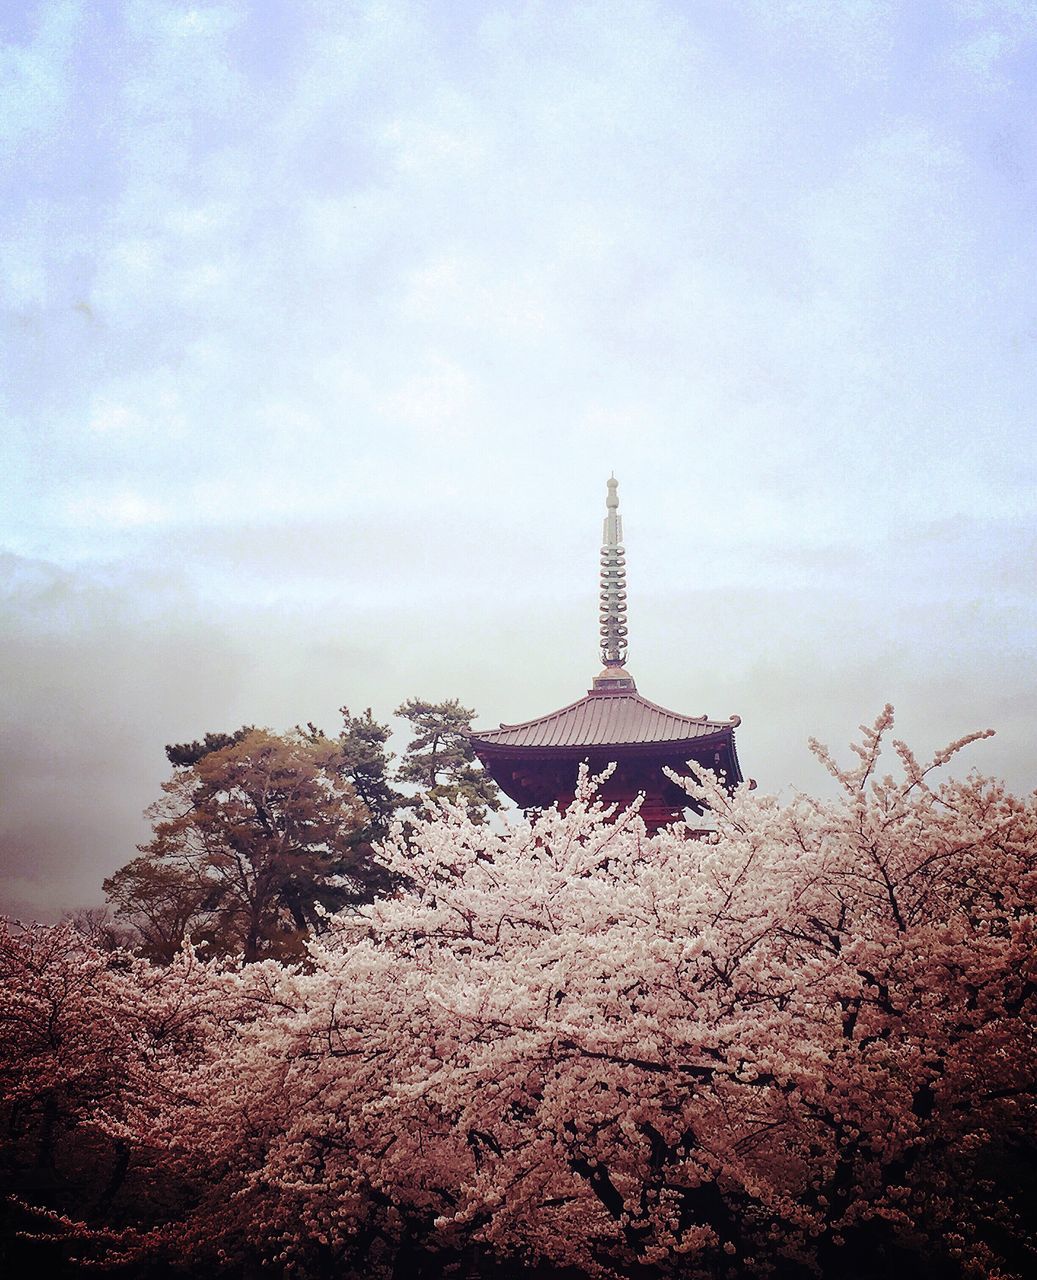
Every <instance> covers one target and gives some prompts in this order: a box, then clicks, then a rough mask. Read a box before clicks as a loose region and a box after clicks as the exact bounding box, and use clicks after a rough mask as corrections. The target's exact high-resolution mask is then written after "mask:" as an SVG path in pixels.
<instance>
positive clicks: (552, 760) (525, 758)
mask: <svg viewBox="0 0 1037 1280" xmlns="http://www.w3.org/2000/svg"><path fill="white" fill-rule="evenodd" d="M469 741H470V742H471V744H472V748H473V750H474V751H475V753H476V755H477V756H478V757H479V759H480V760H481V761H482V763H483V766H484V767H485V768H486V769H487V771H488V772H489V773H491V774H493V776H495V777H497V780H498V782H499V781H500V780H501V779H500V776H498V775H499V774H502V772H503V767H504V766H506V765H509V764H510V765H513V766H517V765H519V764H523V763H524V764H527V765H533V766H534V767H535V766H536V765H537V764H543V765H551V764H570V765H571V766H572V767H573V768H576V767H578V766H579V765H580V764H583V763H584V762H587V763H589V764H591V765H592V767H595V768H598V767H601V766H602V765H604V764H613V763H620V762H621V761H623V760H627V761H630V762H631V763H633V762H634V761H640V762H644V763H646V764H648V763H651V762H652V761H653V760H656V761H658V762H659V764H660V767H661V766H662V765H664V764H665V765H666V766H668V767H669V768H672V769H674V770H675V771H676V772H678V773H679V772H680V771H681V770H682V769H684V768H686V767H687V766H688V765H689V764H691V763H695V764H699V765H704V766H705V767H707V768H710V769H712V768H719V769H720V770H722V771H723V773H724V777H725V780H726V783H727V785H728V786H732V787H735V786H738V784H739V783H741V782H742V781H743V777H742V770H741V766H740V764H739V761H738V753H737V751H736V749H735V736H734V729H733V728H732V727H731V726H730V725H724V726H722V727H720V728H719V729H717V731H716V732H714V733H709V734H701V735H700V736H699V737H696V738H671V739H668V740H665V741H662V742H595V743H567V744H564V745H552V746H526V745H523V744H516V743H509V742H493V741H486V740H485V739H482V738H481V737H480V736H479V735H478V734H474V733H473V734H469ZM718 754H719V755H720V757H721V758H720V759H719V760H717V758H716V757H717V755H718ZM709 756H712V757H713V759H712V760H710V759H707V757H709Z"/></svg>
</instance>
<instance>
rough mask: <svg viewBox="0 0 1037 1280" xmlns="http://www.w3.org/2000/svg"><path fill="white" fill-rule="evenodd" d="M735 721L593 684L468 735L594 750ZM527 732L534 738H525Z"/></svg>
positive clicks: (686, 736)
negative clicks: (556, 704) (554, 705)
mask: <svg viewBox="0 0 1037 1280" xmlns="http://www.w3.org/2000/svg"><path fill="white" fill-rule="evenodd" d="M740 723H741V721H740V720H739V718H738V717H737V716H735V717H732V718H731V719H730V720H727V721H724V720H710V719H709V718H708V717H707V716H704V715H703V716H686V715H681V714H680V713H679V712H676V711H670V710H669V709H668V708H667V707H662V706H660V705H659V704H658V703H657V702H651V701H649V699H648V698H644V697H642V696H641V695H640V694H639V693H637V692H636V691H631V692H628V691H626V690H623V691H616V692H613V691H611V690H610V691H598V690H595V691H593V692H591V693H589V694H587V695H585V696H584V697H582V698H578V699H577V700H576V701H575V702H570V703H569V704H568V705H567V706H564V707H560V708H559V709H558V710H557V711H552V712H551V713H550V714H548V715H546V716H537V717H535V718H533V719H531V720H523V721H520V722H519V723H517V724H502V725H501V726H500V728H499V729H485V730H482V731H478V730H472V731H470V732H469V734H468V738H469V741H470V742H471V743H472V745H473V746H476V745H479V746H485V747H510V748H515V749H519V750H522V751H546V750H565V751H570V750H579V749H583V748H586V749H587V750H594V751H597V750H598V749H599V748H608V747H613V746H616V747H623V748H624V749H626V748H630V747H635V746H637V747H641V746H659V747H665V748H669V747H671V746H672V747H677V746H679V745H680V744H683V743H685V742H702V741H704V740H706V739H710V738H713V737H715V736H716V735H718V734H729V733H731V732H732V731H733V730H734V729H735V727H736V726H737V725H739V724H740ZM689 730H690V731H691V732H688V731H689ZM682 731H683V732H682ZM530 738H536V739H540V740H539V741H529V740H528V739H530Z"/></svg>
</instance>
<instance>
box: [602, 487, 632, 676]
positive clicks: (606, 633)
mask: <svg viewBox="0 0 1037 1280" xmlns="http://www.w3.org/2000/svg"><path fill="white" fill-rule="evenodd" d="M618 488H619V482H618V481H617V480H616V477H615V474H613V475H612V476H610V477H609V481H608V496H607V497H606V499H605V509H606V512H607V515H606V516H605V524H604V528H603V530H602V534H601V544H602V545H601V595H600V597H599V598H600V601H601V615H600V617H601V627H600V634H601V660H602V662H603V663H604V664H605V666H606V667H622V666H623V662H624V660H625V658H626V649H627V583H626V552H625V550H624V548H623V520H622V517H621V516H620V514H619V497H618V495H617V493H616V490H617V489H618Z"/></svg>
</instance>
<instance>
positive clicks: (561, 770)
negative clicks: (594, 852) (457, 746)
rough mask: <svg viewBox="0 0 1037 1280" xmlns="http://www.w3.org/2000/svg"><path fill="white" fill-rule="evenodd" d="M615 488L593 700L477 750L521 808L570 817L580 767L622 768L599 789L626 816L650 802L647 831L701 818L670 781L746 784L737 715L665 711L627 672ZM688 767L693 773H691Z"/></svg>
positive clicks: (488, 739) (482, 736)
mask: <svg viewBox="0 0 1037 1280" xmlns="http://www.w3.org/2000/svg"><path fill="white" fill-rule="evenodd" d="M617 489H618V485H617V482H616V479H615V477H613V478H612V479H610V480H609V482H608V497H607V499H606V503H605V506H606V512H607V514H606V517H605V528H604V533H603V535H602V548H601V660H602V662H603V663H604V666H603V668H602V670H601V672H600V674H598V675H597V676H595V677H594V679H593V681H592V684H591V688H590V689H589V690H588V692H587V695H586V697H583V698H580V699H579V700H578V701H577V702H572V703H570V704H569V706H567V707H562V708H560V709H559V710H558V711H552V712H550V713H549V714H548V715H545V716H539V717H537V719H535V720H526V721H524V722H523V723H522V724H502V725H501V727H500V728H499V729H490V730H483V731H480V730H476V731H473V732H472V733H471V734H470V735H469V736H470V741H471V744H472V747H473V748H474V750H475V753H476V755H477V756H478V757H479V759H480V760H481V761H482V764H483V767H484V768H485V769H486V771H487V772H488V773H489V774H491V775H492V777H493V779H494V780H495V781H496V783H497V785H498V786H499V787H500V788H501V790H502V791H503V792H504V793H505V794H506V795H508V796H510V797H511V799H512V800H514V801H515V803H516V804H518V805H520V806H521V807H522V808H523V809H542V808H548V807H549V806H551V805H552V804H557V805H558V806H559V808H563V809H564V808H565V807H566V806H567V805H568V804H569V803H570V802H571V801H572V799H573V796H574V794H575V790H576V779H577V775H578V771H579V766H580V765H581V763H583V762H584V761H585V762H586V763H587V764H588V766H589V767H590V769H591V771H592V772H593V773H600V772H601V771H602V770H603V769H604V768H605V767H606V766H607V765H609V764H613V763H614V764H615V766H616V768H615V771H614V772H613V774H612V776H611V777H610V778H609V779H608V780H607V781H606V782H605V784H604V786H603V787H602V790H601V796H602V799H603V800H605V801H606V802H607V803H609V804H611V803H613V802H615V803H617V804H618V805H619V807H620V808H619V811H620V812H622V810H623V809H624V808H626V807H627V806H628V805H630V804H631V803H632V802H633V801H634V799H635V798H636V797H637V796H638V795H643V796H644V802H643V804H642V806H641V817H642V818H643V820H644V822H645V825H646V826H647V828H648V830H649V831H650V832H654V831H657V830H658V829H659V828H660V827H663V826H666V825H667V824H669V823H671V822H675V821H679V820H683V819H684V817H685V810H686V809H689V808H690V809H692V810H693V811H694V812H701V810H699V809H698V807H697V806H696V805H694V804H692V802H691V801H690V800H689V797H688V795H687V794H686V792H684V791H683V790H682V789H681V788H680V787H679V786H677V785H676V784H675V783H674V782H672V781H671V780H670V779H669V778H668V777H667V776H666V774H665V773H664V772H663V769H664V768H665V767H667V766H668V767H669V768H671V769H673V770H675V771H676V772H677V773H679V774H684V775H687V774H688V773H689V772H694V766H695V765H696V764H699V765H704V766H706V767H708V768H710V769H713V770H714V771H715V772H717V773H721V774H723V775H724V777H725V778H726V780H727V783H728V784H729V785H730V786H732V787H734V786H736V785H737V784H738V783H739V782H741V781H742V773H741V769H740V768H739V765H738V756H737V754H736V752H735V736H734V731H735V729H736V728H737V727H738V725H739V724H740V723H741V721H740V719H739V717H738V716H732V717H731V718H730V719H729V720H709V719H707V717H706V716H686V715H682V714H680V713H679V712H677V711H667V710H666V708H665V707H660V706H658V705H657V704H656V703H654V702H649V701H648V699H647V698H643V697H641V695H640V694H639V693H638V692H637V686H636V685H635V684H634V680H633V677H632V676H631V675H630V673H629V672H628V671H627V670H626V666H625V663H626V653H627V622H626V607H627V606H626V598H627V597H626V553H625V550H624V547H623V522H622V519H621V517H620V515H619V498H618V496H617ZM689 766H690V768H689Z"/></svg>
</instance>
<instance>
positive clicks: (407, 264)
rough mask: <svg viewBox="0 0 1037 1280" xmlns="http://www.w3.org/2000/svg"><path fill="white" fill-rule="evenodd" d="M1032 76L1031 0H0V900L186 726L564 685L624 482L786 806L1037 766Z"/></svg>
mask: <svg viewBox="0 0 1037 1280" xmlns="http://www.w3.org/2000/svg"><path fill="white" fill-rule="evenodd" d="M1035 90H1037V7H1035V6H1034V5H1033V4H1032V3H1031V2H1030V0H961V2H960V3H959V2H957V0H946V2H940V3H937V2H936V0H903V2H898V0H844V2H841V3H835V2H832V3H824V2H823V0H815V2H811V0H744V2H743V3H739V4H731V3H729V0H702V2H696V0H684V2H683V3H679V2H677V0H671V2H670V3H657V2H654V0H643V2H640V3H637V4H630V3H608V2H604V0H602V2H597V0H588V2H587V3H571V2H569V0H552V2H551V3H546V2H544V3H535V2H529V3H507V2H505V3H491V2H489V0H487V2H486V3H479V2H477V0H471V2H465V0H449V2H447V0H441V2H429V3H418V2H417V0H399V2H397V3H351V2H349V0H293V3H291V4H288V3H284V4H278V3H274V2H273V0H251V2H250V3H233V2H232V3H227V4H218V5H194V6H192V5H189V4H169V3H158V2H153V0H143V2H137V0H110V2H109V3H106V4H104V5H96V4H89V3H82V4H80V3H75V2H54V3H27V2H25V0H0V326H2V342H0V422H2V438H0V609H2V623H0V661H2V679H0V720H2V739H0V788H2V791H0V842H2V848H0V858H2V872H0V879H2V894H0V909H6V910H8V911H10V912H13V913H15V914H20V915H23V916H30V915H34V914H35V915H38V916H40V917H41V918H42V917H47V916H48V915H52V914H53V913H55V912H57V913H60V911H61V910H63V909H65V908H73V907H79V906H84V905H92V904H95V903H99V902H100V901H101V899H102V894H101V889H100V885H101V881H102V879H103V878H104V876H106V875H110V874H111V873H112V872H113V871H114V870H115V869H116V868H117V867H119V866H120V865H122V864H123V863H125V862H126V861H128V860H129V859H130V858H131V857H132V856H133V855H134V852H135V845H136V844H137V843H138V842H139V841H141V840H144V839H146V837H147V833H148V824H147V821H146V820H145V818H144V817H143V816H142V815H143V811H144V809H145V808H146V807H147V806H148V805H149V804H150V803H151V802H152V801H154V800H155V799H157V798H158V796H159V794H160V786H161V783H162V781H163V780H164V779H165V778H166V777H167V776H168V774H169V765H168V763H167V761H166V759H165V755H164V752H163V747H164V745H165V744H166V743H168V742H173V741H183V740H190V739H193V738H197V737H200V736H201V735H202V734H204V733H205V732H206V731H211V730H224V731H226V730H230V729H233V728H236V727H237V726H238V725H240V724H243V723H249V724H258V725H265V726H268V727H270V728H272V729H275V730H280V729H286V728H288V727H290V726H292V725H294V724H297V723H300V722H302V723H305V722H306V721H309V720H312V721H315V722H316V723H318V724H320V725H322V726H323V727H325V728H326V729H327V730H329V731H335V729H336V727H337V725H338V723H339V714H338V709H339V708H340V707H341V706H343V705H348V706H349V707H350V708H351V709H352V710H354V711H361V710H363V709H364V708H365V707H368V706H370V707H371V708H372V709H373V711H374V714H375V715H376V716H377V717H378V718H379V719H382V720H386V721H387V720H390V719H391V717H392V712H393V710H394V708H395V707H396V706H397V705H398V704H399V703H400V702H402V701H403V700H404V699H406V698H408V697H411V696H422V697H427V698H432V699H443V698H453V697H456V698H459V699H460V700H461V701H462V702H463V703H464V704H465V705H467V706H470V707H474V708H475V709H476V711H477V717H476V724H477V725H478V726H480V727H483V728H489V727H495V726H496V725H497V724H499V723H500V722H501V721H507V722H515V721H519V720H524V719H529V718H532V717H534V716H538V715H542V714H544V713H546V712H548V711H551V710H553V709H555V708H557V707H559V706H562V705H564V704H566V703H568V702H571V701H573V700H574V699H576V698H578V697H580V696H582V695H583V693H584V692H585V691H586V690H587V688H588V687H589V684H590V680H591V677H592V676H593V675H595V674H596V672H597V670H598V668H599V665H600V664H599V661H598V654H597V648H596V643H597V616H596V609H597V577H596V575H597V561H598V547H599V539H600V529H601V523H600V522H601V519H602V517H603V516H604V498H605V481H606V479H607V478H608V476H609V474H610V473H611V472H613V471H614V472H615V474H616V476H617V478H618V479H619V482H620V487H619V496H620V504H621V505H620V510H621V514H622V516H623V519H624V525H625V540H626V546H627V558H628V578H629V612H630V618H629V623H630V653H629V660H628V667H629V669H630V671H631V673H632V674H633V675H634V676H635V678H636V680H637V682H638V688H639V690H640V692H641V693H642V694H644V695H645V696H646V697H648V698H650V699H652V700H653V701H656V702H658V703H661V704H662V705H664V706H666V707H669V708H672V709H674V710H677V711H680V712H682V713H684V714H689V715H699V714H703V713H705V714H708V715H709V716H711V717H716V718H723V717H727V716H729V715H731V714H733V713H737V714H738V715H740V716H741V718H742V725H741V727H740V728H739V730H738V733H737V740H738V750H739V755H740V758H741V762H742V766H743V769H744V771H745V773H746V774H747V775H751V776H753V777H754V778H756V779H757V781H758V783H759V785H760V786H761V787H762V788H763V789H765V790H766V791H768V792H779V793H781V794H783V795H786V796H788V795H792V794H794V792H795V791H796V790H798V789H802V790H806V791H810V792H813V793H818V792H820V793H824V792H825V787H826V785H827V782H826V775H825V774H824V772H823V770H822V769H821V768H820V766H819V765H818V764H817V762H816V761H815V760H814V759H813V757H812V756H811V754H810V752H809V750H808V748H807V740H808V738H809V737H810V736H811V735H813V736H816V737H818V738H820V739H822V740H823V741H826V742H828V743H829V744H830V745H831V746H832V747H833V748H834V749H835V750H836V752H837V755H840V756H841V757H842V758H844V759H845V758H847V756H848V752H847V744H848V743H849V742H850V741H851V740H853V739H854V737H855V735H856V733H857V726H858V725H859V724H860V723H862V722H864V721H868V722H870V721H872V720H873V719H874V718H875V716H876V715H877V714H878V712H879V711H880V710H881V708H882V706H883V704H884V703H885V702H887V701H889V702H892V703H893V704H894V706H895V707H896V709H897V733H898V734H899V735H900V736H903V737H904V738H905V739H907V741H908V742H909V743H910V744H911V745H912V746H913V747H915V748H916V750H917V751H919V752H920V753H924V752H926V751H930V750H933V749H936V748H938V747H939V746H942V745H943V744H944V743H945V742H946V741H948V740H950V739H953V738H957V737H958V736H960V735H961V734H964V733H966V732H968V731H971V730H975V729H985V728H988V727H990V728H993V729H995V730H996V731H997V732H996V736H995V737H993V738H991V739H988V740H986V741H985V742H983V743H978V744H976V745H974V746H972V747H970V748H969V749H968V750H967V751H966V752H965V753H963V755H962V756H960V757H959V758H958V762H957V764H956V766H955V768H956V770H957V772H959V773H964V772H967V771H968V770H969V769H971V768H976V769H978V770H979V771H980V772H982V773H987V774H995V775H999V776H1003V777H1004V778H1006V780H1007V781H1008V783H1009V784H1010V786H1011V787H1012V788H1013V789H1014V790H1016V791H1019V792H1029V791H1031V790H1032V789H1033V788H1034V786H1035V784H1037V779H1035V776H1034V775H1035V763H1037V752H1035V747H1034V741H1033V732H1032V726H1033V724H1034V721H1035V718H1037V695H1035V684H1034V674H1033V673H1034V659H1035V656H1037V655H1035V644H1034V636H1035V622H1037V617H1035V614H1037V607H1035V583H1037V573H1035V567H1037V566H1035V548H1037V536H1035V520H1034V515H1035V506H1037V498H1035V494H1037V489H1035V484H1034V478H1035V450H1034V431H1033V403H1034V398H1035V397H1034V392H1035V389H1037V379H1035V352H1037V290H1035V288H1034V279H1035V268H1037V235H1035V228H1037V102H1035V97H1037V92H1035ZM399 727H400V728H401V729H402V726H399ZM397 745H398V746H399V745H403V742H402V740H398V741H397Z"/></svg>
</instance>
